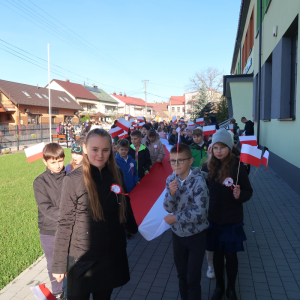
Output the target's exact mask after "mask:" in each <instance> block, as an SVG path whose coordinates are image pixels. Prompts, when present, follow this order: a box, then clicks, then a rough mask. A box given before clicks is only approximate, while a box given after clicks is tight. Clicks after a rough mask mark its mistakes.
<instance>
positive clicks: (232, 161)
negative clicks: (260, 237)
mask: <svg viewBox="0 0 300 300" xmlns="http://www.w3.org/2000/svg"><path fill="white" fill-rule="evenodd" d="M232 146H233V140H232V137H231V135H230V133H229V132H227V131H226V130H225V129H220V130H219V131H217V132H216V133H215V134H214V135H213V137H212V154H211V155H210V156H209V159H208V161H207V163H204V164H203V166H202V170H203V171H205V172H207V173H208V179H207V186H208V188H209V192H210V199H209V210H208V220H209V222H210V227H209V229H208V234H207V247H206V250H208V251H213V252H214V258H213V264H214V271H215V275H216V289H215V291H214V294H213V296H212V298H211V300H221V299H223V294H224V291H225V284H224V256H225V258H226V273H227V279H228V285H227V289H226V296H227V297H228V299H230V300H237V296H236V292H235V281H236V276H237V272H238V259H237V252H238V251H244V247H243V241H245V240H246V239H247V238H246V235H245V232H244V229H243V225H244V223H243V203H244V202H246V201H248V200H249V199H250V198H251V196H252V193H253V190H252V188H251V185H250V182H249V179H248V175H247V172H246V168H245V166H244V164H243V163H241V164H240V165H239V160H238V158H237V157H236V156H235V155H234V154H233V153H232V151H231V149H232ZM238 168H239V177H238V178H237V173H238Z"/></svg>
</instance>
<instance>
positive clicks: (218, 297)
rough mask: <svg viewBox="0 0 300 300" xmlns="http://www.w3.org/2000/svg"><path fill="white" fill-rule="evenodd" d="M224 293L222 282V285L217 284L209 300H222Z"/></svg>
mask: <svg viewBox="0 0 300 300" xmlns="http://www.w3.org/2000/svg"><path fill="white" fill-rule="evenodd" d="M224 291H225V287H224V281H223V285H222V284H218V283H217V285H216V289H215V291H214V293H213V295H212V297H211V300H222V299H223V295H224Z"/></svg>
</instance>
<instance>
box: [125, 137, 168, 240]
mask: <svg viewBox="0 0 300 300" xmlns="http://www.w3.org/2000/svg"><path fill="white" fill-rule="evenodd" d="M161 142H162V143H163V144H164V148H165V157H164V159H163V160H162V162H161V163H155V164H154V165H153V167H152V168H151V170H150V173H149V174H148V175H146V176H145V177H144V178H143V179H142V180H141V182H140V184H139V185H137V186H136V187H135V188H134V189H133V190H132V191H131V193H130V194H129V196H130V202H131V206H132V210H133V213H134V216H135V219H136V222H137V224H138V226H139V232H140V233H141V235H142V236H143V237H144V238H145V239H146V240H147V241H151V240H153V239H154V238H156V237H158V236H160V235H161V234H162V233H164V232H165V231H166V230H168V229H169V228H170V226H169V225H168V224H167V223H166V222H165V220H164V217H165V216H166V215H167V212H166V211H165V210H164V208H163V201H164V198H165V194H166V190H165V188H166V180H167V177H168V176H169V175H171V174H172V172H173V171H172V168H171V166H170V164H169V162H168V160H169V159H170V154H169V151H170V149H171V148H172V147H173V146H171V145H169V144H168V141H167V140H165V139H161Z"/></svg>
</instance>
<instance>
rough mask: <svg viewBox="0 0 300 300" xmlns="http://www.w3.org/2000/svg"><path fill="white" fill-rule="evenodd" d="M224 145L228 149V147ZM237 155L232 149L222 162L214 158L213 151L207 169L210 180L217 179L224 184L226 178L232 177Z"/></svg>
mask: <svg viewBox="0 0 300 300" xmlns="http://www.w3.org/2000/svg"><path fill="white" fill-rule="evenodd" d="M220 144H222V146H225V147H227V148H228V146H227V145H225V144H223V143H220ZM235 158H236V157H235V155H234V154H233V153H232V151H231V149H230V151H229V153H228V155H227V156H226V157H225V158H224V159H223V160H222V162H221V161H220V160H219V159H217V158H216V157H215V156H214V151H213V149H212V153H211V155H210V156H209V158H208V161H207V168H208V171H209V178H211V179H213V178H216V181H218V182H219V183H222V182H223V181H224V180H225V178H226V177H229V176H230V172H231V166H232V163H234V161H235Z"/></svg>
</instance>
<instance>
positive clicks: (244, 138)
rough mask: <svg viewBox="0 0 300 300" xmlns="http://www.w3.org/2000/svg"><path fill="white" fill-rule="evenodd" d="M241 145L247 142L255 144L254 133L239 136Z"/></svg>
mask: <svg viewBox="0 0 300 300" xmlns="http://www.w3.org/2000/svg"><path fill="white" fill-rule="evenodd" d="M240 143H241V145H244V144H248V145H251V146H257V139H256V136H255V135H246V136H240Z"/></svg>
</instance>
